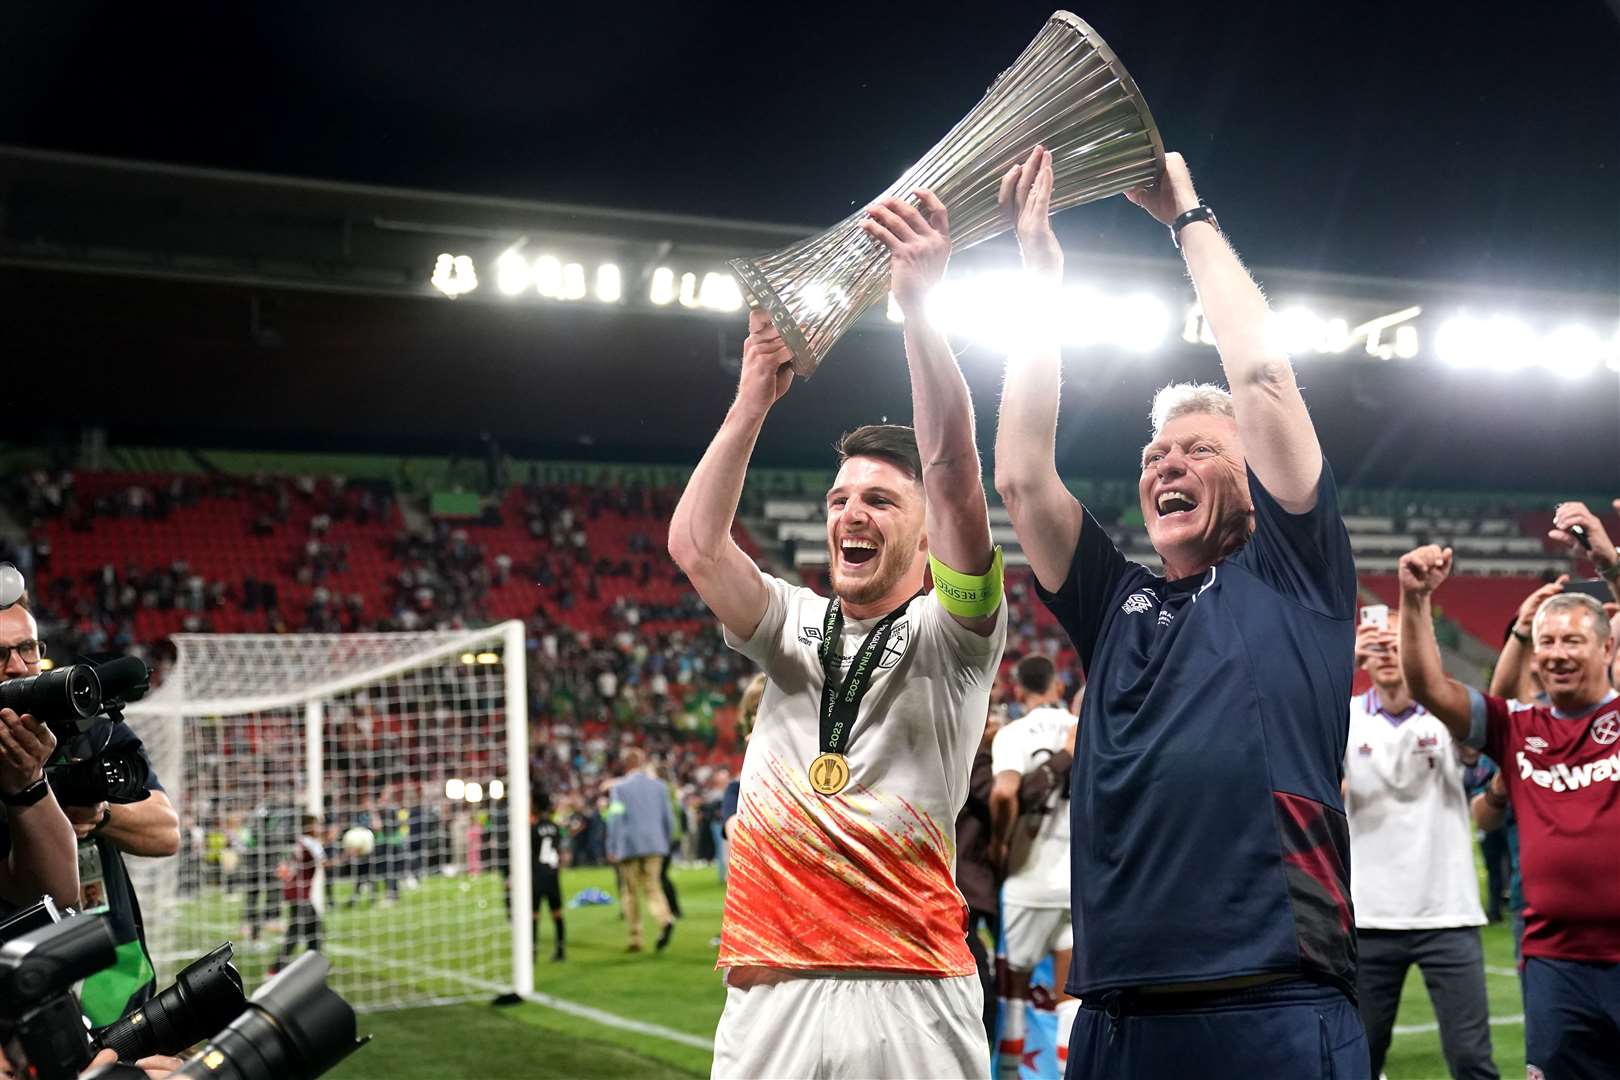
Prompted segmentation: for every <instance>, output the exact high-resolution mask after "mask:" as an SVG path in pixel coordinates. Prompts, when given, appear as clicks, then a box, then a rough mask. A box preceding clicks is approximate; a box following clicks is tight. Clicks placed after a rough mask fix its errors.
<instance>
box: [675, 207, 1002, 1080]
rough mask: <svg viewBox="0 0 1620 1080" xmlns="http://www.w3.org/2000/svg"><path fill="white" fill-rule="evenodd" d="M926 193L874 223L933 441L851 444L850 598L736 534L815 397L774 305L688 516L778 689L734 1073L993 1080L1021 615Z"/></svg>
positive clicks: (866, 434)
mask: <svg viewBox="0 0 1620 1080" xmlns="http://www.w3.org/2000/svg"><path fill="white" fill-rule="evenodd" d="M916 199H917V205H913V204H911V203H909V202H903V201H901V200H899V199H885V200H883V202H882V203H881V204H879V205H878V206H874V207H872V208H871V209H870V210H869V217H868V220H867V222H866V229H867V232H868V234H869V235H870V236H871V237H872V238H873V239H875V240H876V241H878V242H880V243H882V244H884V245H886V246H887V247H888V248H889V251H890V253H891V256H892V261H891V264H890V283H891V288H892V290H893V294H894V298H895V301H896V303H898V304H899V305H900V309H901V311H902V312H904V313H905V316H906V321H905V343H906V359H907V362H908V365H909V368H910V374H911V395H912V398H911V400H912V420H913V423H914V425H915V426H914V428H912V427H902V426H899V425H895V424H873V425H867V426H866V427H862V428H857V429H856V430H855V431H852V432H850V433H849V434H847V435H845V436H844V437H843V438H842V439H841V440H840V441H839V447H838V449H839V469H838V475H837V477H836V478H835V479H834V481H833V486H832V488H831V490H829V491H828V492H827V503H826V507H827V556H828V563H829V567H830V569H831V585H832V590H831V591H832V593H833V596H832V597H825V596H818V595H817V594H816V593H814V592H812V591H811V590H810V589H807V588H803V587H801V586H795V585H791V584H789V583H788V582H786V581H783V580H782V579H781V578H777V577H774V576H771V575H768V574H764V573H762V572H761V571H760V569H759V567H757V566H756V565H755V564H754V561H753V560H752V559H750V558H749V557H748V555H747V554H746V553H744V552H743V550H742V549H741V548H740V547H738V546H737V543H736V541H735V540H734V539H733V538H732V535H731V529H732V522H733V520H734V519H735V517H736V512H737V502H738V498H739V497H740V495H741V493H742V486H743V478H744V474H745V472H746V469H747V466H748V459H749V457H750V455H751V454H752V452H753V448H754V443H755V440H756V439H757V438H758V436H759V433H760V430H761V428H762V426H763V425H764V422H765V417H766V414H767V413H768V412H769V410H770V409H771V407H772V406H773V405H774V404H775V403H776V401H777V399H778V398H780V397H781V396H782V395H783V394H785V393H786V392H787V391H788V389H789V387H790V386H791V385H792V383H793V369H792V368H791V366H790V361H791V360H792V352H791V349H790V348H789V346H788V345H787V344H786V343H785V342H784V340H783V337H782V335H781V334H780V332H779V331H778V328H777V327H775V326H773V325H772V324H771V322H770V320H769V319H768V318H767V317H766V316H765V315H764V314H762V313H760V312H757V311H756V312H753V313H751V314H750V315H749V335H748V340H747V342H746V344H745V345H744V347H743V363H742V375H741V379H740V380H739V385H738V388H737V398H736V401H735V402H734V403H733V404H732V406H731V409H730V411H729V412H728V413H727V415H726V419H725V422H724V423H723V424H722V425H721V427H720V430H719V432H718V433H717V434H716V435H715V437H714V441H713V442H711V443H710V444H709V449H708V450H707V451H706V452H705V453H704V455H703V460H702V461H701V462H699V463H698V466H697V468H696V469H695V470H694V471H693V473H692V479H691V481H690V482H689V483H688V484H687V487H686V491H685V492H684V493H683V494H682V495H681V501H680V504H679V505H678V506H677V507H676V509H675V514H674V517H673V518H672V519H671V521H670V526H669V552H670V555H671V556H672V557H673V558H674V559H675V562H676V563H677V564H678V565H679V566H680V567H681V569H682V570H684V571H685V572H686V574H687V576H688V577H689V578H691V580H692V585H693V587H694V588H695V589H696V590H697V592H698V595H700V596H701V597H703V600H704V603H706V604H707V605H708V606H709V609H710V610H711V611H713V612H714V614H715V615H716V616H717V617H718V618H719V620H720V622H721V623H722V624H723V626H724V627H725V634H726V642H727V644H728V645H730V646H731V647H732V648H734V649H736V650H737V651H739V652H741V653H742V654H743V655H744V656H746V657H748V658H749V659H750V660H753V661H754V662H755V663H757V664H759V665H760V667H761V668H763V669H764V672H765V677H766V686H765V694H764V697H763V698H762V699H761V701H760V705H759V715H758V717H757V719H756V721H755V725H754V730H753V733H752V735H751V736H750V738H749V740H748V751H747V754H746V756H745V757H744V758H743V769H742V777H741V787H740V792H739V797H738V805H737V814H736V816H735V817H734V818H733V819H732V822H731V855H730V858H731V865H730V868H729V870H728V872H727V877H728V881H727V886H726V903H725V913H724V915H723V917H722V921H721V928H720V955H719V958H718V966H720V967H722V968H724V969H726V1004H725V1009H724V1011H723V1012H722V1013H721V1016H720V1024H719V1027H718V1029H717V1030H716V1032H715V1040H714V1064H713V1066H712V1070H711V1072H712V1075H714V1076H716V1077H729V1076H736V1077H763V1076H769V1077H778V1078H781V1077H797V1076H806V1077H809V1076H863V1077H886V1076H929V1077H974V1078H982V1077H984V1076H985V1075H987V1074H988V1073H989V1071H990V1060H989V1053H988V1050H989V1048H988V1047H987V1046H986V1044H985V1038H984V1027H983V1023H982V1020H981V1016H982V1008H983V1000H984V998H983V992H982V990H981V989H980V986H979V979H978V974H977V969H976V968H975V966H974V962H973V954H972V953H971V952H970V951H969V949H968V944H967V935H966V933H965V931H966V928H967V905H966V903H965V902H964V901H963V899H962V894H961V893H960V892H959V891H958V890H957V888H956V882H955V879H954V875H953V870H954V865H955V862H956V816H957V812H958V811H959V810H960V809H961V808H962V804H963V803H964V802H965V801H966V799H967V791H968V776H969V770H970V767H971V765H972V762H973V755H974V753H975V752H976V751H977V750H978V745H979V737H980V734H981V733H982V732H983V730H984V718H985V714H986V711H987V709H988V707H989V702H990V689H991V686H992V685H993V684H994V682H995V676H996V672H997V670H998V668H999V667H1000V662H1001V650H1002V645H1003V644H1004V643H1005V641H1006V636H1007V610H1006V606H1005V605H1004V604H1003V603H1002V580H1001V578H1002V556H1001V550H1000V549H999V548H996V547H995V546H994V545H993V544H992V542H991V537H990V516H989V511H988V509H987V508H986V506H985V498H984V484H983V479H982V477H983V472H982V467H981V465H980V462H979V454H978V450H977V447H976V445H975V443H974V437H973V405H972V400H971V399H970V398H969V396H968V389H967V383H966V381H965V380H964V379H963V378H962V373H961V370H960V369H959V368H958V367H957V365H956V358H955V356H954V355H953V354H952V352H951V349H950V344H949V342H948V341H947V340H946V338H945V335H944V333H943V332H942V331H941V330H940V329H939V328H938V327H937V326H936V325H935V324H934V323H933V321H932V320H931V319H930V316H929V313H928V311H927V307H926V303H925V301H926V298H927V294H928V292H929V290H930V289H931V288H932V287H933V286H934V285H935V284H937V283H938V282H939V279H940V277H941V275H942V274H943V273H944V270H945V264H946V260H947V259H948V257H949V255H950V247H951V244H950V233H949V226H948V223H947V220H946V211H945V206H944V204H942V203H941V202H940V201H939V200H938V199H937V198H935V197H934V196H933V195H931V194H929V193H927V192H925V191H919V192H917V193H916ZM919 207H920V209H919ZM836 377H837V376H836V375H833V376H823V378H836ZM929 569H931V570H932V572H933V578H934V587H933V588H932V589H930V590H928V591H926V592H925V591H924V590H923V583H924V580H925V572H926V571H928V570H929Z"/></svg>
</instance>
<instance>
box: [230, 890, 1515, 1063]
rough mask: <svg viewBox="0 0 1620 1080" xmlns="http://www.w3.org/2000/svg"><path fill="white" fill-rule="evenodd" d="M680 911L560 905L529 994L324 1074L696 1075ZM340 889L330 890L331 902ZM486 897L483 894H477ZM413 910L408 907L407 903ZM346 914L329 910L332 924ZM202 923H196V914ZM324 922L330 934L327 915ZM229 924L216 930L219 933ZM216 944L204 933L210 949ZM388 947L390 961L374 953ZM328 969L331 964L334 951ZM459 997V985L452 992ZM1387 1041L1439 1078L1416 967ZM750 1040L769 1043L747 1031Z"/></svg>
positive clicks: (1509, 989)
mask: <svg viewBox="0 0 1620 1080" xmlns="http://www.w3.org/2000/svg"><path fill="white" fill-rule="evenodd" d="M674 879H675V882H676V885H677V887H678V889H679V890H680V898H681V905H682V907H683V908H684V909H685V917H684V918H683V919H682V920H681V922H680V923H679V925H678V926H677V928H676V932H675V936H674V939H673V941H672V942H671V944H670V947H669V949H668V950H667V951H665V952H664V953H657V952H654V951H653V950H652V949H651V948H650V946H651V942H652V937H651V935H649V936H648V938H647V944H648V946H649V947H648V948H647V949H646V951H644V952H641V953H627V952H626V951H625V928H624V923H623V922H622V920H621V919H620V918H619V909H618V907H617V906H599V907H581V908H571V909H569V911H568V959H567V960H566V961H565V962H563V963H560V964H555V963H551V962H549V957H550V955H551V943H552V939H551V924H550V919H549V918H546V917H542V919H541V926H540V932H539V942H538V944H537V948H536V955H537V962H536V964H535V990H536V993H537V996H539V998H540V999H541V1002H543V1003H540V1002H527V1003H524V1004H521V1005H514V1006H507V1007H495V1006H492V1005H490V1004H488V1003H487V1002H485V1001H483V1000H480V1001H478V1002H477V1003H475V1004H465V1005H445V1006H439V1007H434V1008H418V1009H403V1010H397V1011H381V1012H370V1013H366V1014H364V1015H362V1016H361V1017H360V1030H361V1032H362V1033H367V1032H369V1033H370V1034H372V1035H373V1036H374V1038H373V1040H372V1042H371V1043H370V1044H369V1045H367V1046H365V1047H364V1048H362V1049H361V1050H360V1051H359V1052H357V1053H356V1054H355V1055H354V1056H353V1057H351V1058H349V1060H348V1061H346V1062H344V1063H343V1064H342V1065H339V1066H338V1067H337V1068H336V1069H334V1070H333V1071H332V1072H331V1073H329V1074H328V1075H330V1076H332V1077H334V1078H338V1080H449V1078H461V1077H466V1078H469V1080H471V1078H478V1077H498V1076H544V1077H569V1078H574V1077H577V1078H581V1080H591V1078H598V1077H600V1078H604V1080H623V1078H625V1077H630V1076H634V1077H638V1078H639V1077H689V1076H707V1075H708V1071H709V1050H708V1046H709V1045H710V1043H711V1040H712V1039H713V1036H714V1026H715V1022H716V1020H717V1019H718V1018H719V1016H720V1009H721V1006H722V1004H723V1003H724V993H723V991H722V989H721V986H720V980H719V976H718V975H717V974H716V973H715V971H714V957H715V949H714V947H713V946H712V945H710V940H711V939H712V938H714V937H715V936H716V935H718V934H719V932H720V910H721V905H722V902H723V899H724V892H723V890H722V889H721V887H720V884H719V882H718V880H717V879H716V877H715V873H714V871H713V870H712V869H691V870H676V871H675V873H674ZM451 887H455V888H457V889H458V896H459V898H460V899H461V900H462V901H463V902H467V901H468V897H467V895H466V894H465V893H463V892H459V886H454V885H453V883H446V882H431V883H428V884H426V885H424V887H423V888H422V889H419V890H416V891H415V892H408V893H405V894H403V895H402V897H401V899H400V902H399V904H398V906H396V907H394V908H390V909H387V912H386V913H385V912H378V913H376V915H374V916H372V917H374V918H375V917H378V916H381V915H384V914H386V915H389V916H392V915H398V916H399V917H400V918H401V919H402V920H403V921H404V922H405V923H406V924H407V925H410V926H412V927H413V928H415V929H416V930H417V931H418V932H420V933H424V934H426V935H427V936H428V937H429V938H430V939H432V938H439V937H441V936H442V935H445V934H448V933H449V932H450V931H449V926H448V925H446V926H444V927H443V928H442V929H440V930H438V931H437V932H435V929H434V928H433V927H432V926H431V925H430V923H431V922H432V920H433V918H434V916H435V914H436V913H438V912H445V914H446V920H445V921H446V923H448V918H447V916H448V912H449V906H448V905H447V904H444V903H442V902H440V898H438V897H436V896H435V895H434V894H435V893H438V892H441V891H448V890H449V889H450V888H451ZM593 887H594V888H598V889H602V890H604V891H606V892H608V893H609V894H613V895H615V896H616V895H617V894H616V891H615V887H614V881H613V874H612V872H611V871H609V870H607V869H583V870H568V871H564V873H563V890H564V896H565V898H568V897H572V896H574V895H576V894H577V893H579V892H580V891H581V890H584V889H586V888H593ZM498 888H499V885H498V882H497V880H496V879H492V878H485V879H483V881H482V882H481V883H479V884H478V885H477V886H475V889H474V892H475V893H476V894H478V895H477V896H476V898H474V899H473V901H472V902H475V903H476V902H482V903H483V904H484V905H486V910H487V909H488V906H489V905H493V907H494V909H495V910H499V906H500V899H499V892H498ZM346 889H347V886H346V885H344V884H339V885H338V886H337V892H336V900H337V901H338V903H339V904H340V905H341V902H342V901H343V899H344V897H345V895H346ZM485 892H487V893H488V895H487V896H485V895H482V894H483V893H485ZM219 903H224V904H226V905H236V904H238V903H239V902H238V901H236V900H234V899H232V900H229V901H224V900H223V898H220V900H215V901H209V902H207V906H208V907H210V908H213V909H214V910H213V911H210V912H209V914H210V915H212V916H214V917H213V918H210V919H207V920H206V922H208V923H212V924H214V925H218V924H219V922H220V921H223V922H227V923H230V924H231V925H232V926H234V925H235V923H234V921H233V920H234V915H235V912H234V911H233V910H231V909H230V908H229V907H225V908H223V909H222V908H220V907H216V906H215V905H216V904H219ZM413 909H414V910H413ZM347 917H348V914H347V913H346V912H344V911H343V910H342V909H341V907H339V908H338V910H336V911H334V912H333V914H332V916H331V917H330V918H331V919H332V920H342V919H345V918H347ZM199 921H204V920H199ZM332 928H333V929H334V930H335V929H337V924H336V922H334V923H333V924H332ZM234 933H235V931H234V929H233V930H229V931H227V932H226V934H225V936H231V935H232V934H234ZM390 939H391V940H390V942H389V943H388V944H385V945H383V946H381V947H380V948H379V950H378V955H374V956H372V957H371V960H370V962H373V963H377V964H384V965H386V966H387V967H389V968H390V969H392V970H395V971H397V970H399V969H400V968H401V967H403V968H405V969H406V970H409V969H410V966H411V963H412V957H411V947H410V945H409V942H408V941H407V940H406V939H405V938H404V937H396V936H393V935H390ZM218 940H219V938H218V936H216V937H215V938H214V943H217V941H218ZM390 949H397V950H398V951H399V955H397V956H388V955H382V953H384V952H386V951H387V950H390ZM1485 957H1486V964H1487V965H1488V971H1487V975H1486V985H1487V988H1488V990H1489V992H1490V999H1491V1017H1492V1026H1491V1035H1492V1042H1493V1044H1494V1046H1495V1049H1496V1064H1497V1066H1498V1067H1499V1069H1500V1070H1501V1073H1502V1075H1503V1076H1520V1075H1523V1072H1524V1027H1523V1025H1522V1022H1521V1021H1520V1014H1521V1013H1522V1011H1523V1010H1522V1007H1521V1002H1520V998H1519V983H1518V978H1517V976H1516V975H1515V974H1514V970H1513V944H1512V941H1511V940H1510V938H1509V930H1508V928H1507V926H1506V925H1505V924H1498V925H1495V926H1488V927H1486V928H1485ZM267 958H268V957H267V954H264V953H248V954H241V953H239V956H238V959H239V962H240V964H241V966H242V968H243V974H244V976H245V977H246V979H247V982H248V985H249V986H250V987H253V986H256V985H257V984H258V982H259V981H260V980H261V979H262V978H263V967H264V964H265V962H266V961H267ZM335 962H336V964H337V966H338V968H339V969H340V971H341V970H342V969H343V968H344V967H345V965H344V963H343V959H342V958H341V957H339V958H337V959H336V961H335ZM472 974H476V975H477V976H478V977H480V978H484V977H493V978H502V977H504V971H497V970H495V966H493V965H491V966H490V967H489V970H485V971H478V972H475V973H472ZM463 992H465V988H463ZM1396 1024H1397V1027H1396V1035H1395V1040H1394V1045H1393V1046H1392V1047H1391V1049H1390V1055H1389V1060H1388V1062H1387V1063H1386V1065H1385V1070H1384V1071H1385V1073H1386V1074H1387V1076H1388V1077H1389V1080H1440V1078H1443V1077H1445V1076H1447V1075H1448V1074H1447V1072H1446V1067H1445V1062H1444V1060H1443V1059H1442V1057H1441V1055H1440V1038H1439V1035H1438V1033H1437V1032H1436V1031H1435V1030H1434V1012H1433V1010H1432V1009H1431V1008H1430V1006H1429V998H1428V994H1427V992H1426V991H1425V990H1424V987H1423V982H1422V979H1421V977H1420V976H1419V974H1418V972H1417V971H1416V970H1413V971H1412V972H1411V974H1410V975H1409V976H1408V978H1407V982H1406V989H1405V992H1404V993H1403V994H1402V997H1401V1008H1400V1014H1399V1016H1398V1018H1397V1020H1396ZM761 1037H767V1038H768V1037H769V1035H768V1034H767V1033H761Z"/></svg>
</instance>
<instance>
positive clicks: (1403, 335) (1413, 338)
mask: <svg viewBox="0 0 1620 1080" xmlns="http://www.w3.org/2000/svg"><path fill="white" fill-rule="evenodd" d="M1417 354H1418V332H1417V327H1415V326H1397V327H1396V328H1395V355H1396V356H1398V357H1400V358H1401V359H1402V360H1410V359H1412V357H1414V356H1416V355H1417Z"/></svg>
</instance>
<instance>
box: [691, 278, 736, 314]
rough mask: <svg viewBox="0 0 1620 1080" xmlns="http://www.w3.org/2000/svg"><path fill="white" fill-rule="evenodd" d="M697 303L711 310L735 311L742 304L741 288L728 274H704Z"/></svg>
mask: <svg viewBox="0 0 1620 1080" xmlns="http://www.w3.org/2000/svg"><path fill="white" fill-rule="evenodd" d="M698 303H700V304H702V305H703V306H704V307H706V308H709V309H711V310H713V311H736V310H737V309H738V308H740V307H742V306H743V297H742V290H741V289H739V288H737V279H736V278H733V277H732V276H731V275H730V274H716V273H708V274H704V275H703V287H702V288H701V289H699V290H698Z"/></svg>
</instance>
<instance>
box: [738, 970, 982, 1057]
mask: <svg viewBox="0 0 1620 1080" xmlns="http://www.w3.org/2000/svg"><path fill="white" fill-rule="evenodd" d="M709 1075H710V1076H711V1077H715V1078H716V1080H719V1078H721V1077H727V1078H729V1077H747V1078H749V1080H753V1078H757V1077H772V1078H776V1080H788V1078H791V1077H801V1076H802V1077H827V1078H829V1080H830V1078H834V1077H850V1078H854V1077H940V1078H946V1077H971V1078H973V1080H984V1077H987V1076H989V1075H990V1044H989V1041H988V1040H987V1039H986V1038H985V1033H984V992H983V990H981V989H980V986H979V977H978V976H977V975H960V976H955V977H951V978H944V979H936V978H910V979H907V978H894V977H891V976H880V977H876V978H868V977H866V976H863V975H851V974H839V975H807V976H805V977H802V978H799V977H795V978H790V979H785V980H783V981H782V982H779V983H770V984H766V985H760V986H753V987H750V988H748V989H746V990H744V989H739V988H737V987H735V986H727V987H726V1008H725V1011H724V1012H722V1013H721V1014H720V1027H719V1028H718V1029H717V1030H716V1031H715V1033H714V1066H713V1068H712V1070H711V1071H710V1074H709Z"/></svg>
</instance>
